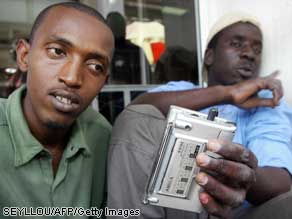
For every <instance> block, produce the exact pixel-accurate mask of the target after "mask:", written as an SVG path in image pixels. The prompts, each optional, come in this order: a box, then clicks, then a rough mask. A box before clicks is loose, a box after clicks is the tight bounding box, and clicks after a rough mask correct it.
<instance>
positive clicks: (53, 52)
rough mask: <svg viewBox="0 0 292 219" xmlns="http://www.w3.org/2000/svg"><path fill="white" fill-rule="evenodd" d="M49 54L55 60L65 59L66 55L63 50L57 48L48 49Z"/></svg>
mask: <svg viewBox="0 0 292 219" xmlns="http://www.w3.org/2000/svg"><path fill="white" fill-rule="evenodd" d="M48 54H49V55H50V56H51V57H53V58H58V57H63V56H65V55H66V53H65V51H64V50H63V49H60V48H56V47H51V48H48Z"/></svg>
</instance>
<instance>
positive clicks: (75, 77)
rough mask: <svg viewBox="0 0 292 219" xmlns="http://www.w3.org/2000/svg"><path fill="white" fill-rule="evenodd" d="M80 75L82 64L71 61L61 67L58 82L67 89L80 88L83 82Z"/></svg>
mask: <svg viewBox="0 0 292 219" xmlns="http://www.w3.org/2000/svg"><path fill="white" fill-rule="evenodd" d="M82 74H83V73H82V63H81V62H80V61H78V60H71V61H68V62H67V63H65V65H64V66H63V68H62V70H61V72H60V74H59V81H60V82H62V83H64V84H66V85H67V86H68V87H72V88H80V87H81V85H82V82H83V75H82Z"/></svg>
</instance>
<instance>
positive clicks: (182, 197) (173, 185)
mask: <svg viewBox="0 0 292 219" xmlns="http://www.w3.org/2000/svg"><path fill="white" fill-rule="evenodd" d="M217 115H218V111H216V109H211V110H210V111H209V114H208V115H205V114H202V113H199V112H196V111H193V110H188V109H185V108H181V107H177V106H171V107H170V111H169V113H168V117H167V124H166V128H165V131H164V136H163V139H162V142H161V144H160V149H159V152H158V155H157V158H156V160H155V163H154V166H153V170H152V173H151V175H150V178H149V181H148V184H147V187H146V193H145V197H144V200H143V203H144V204H151V205H157V206H162V207H169V208H175V209H181V210H186V211H193V212H201V210H202V206H201V203H200V201H199V198H198V192H199V190H200V189H201V188H200V186H199V185H198V184H196V183H195V180H194V177H195V176H196V174H197V173H198V172H199V171H200V169H199V168H198V167H197V166H196V163H195V158H196V156H197V155H198V154H199V153H201V152H204V151H206V143H207V142H208V140H209V139H215V138H217V139H228V140H232V139H233V136H234V133H235V130H236V126H235V124H234V123H232V122H228V121H227V120H224V119H221V118H218V117H217ZM206 153H207V154H208V155H209V156H212V157H214V158H220V156H219V155H217V154H215V153H212V152H210V151H206Z"/></svg>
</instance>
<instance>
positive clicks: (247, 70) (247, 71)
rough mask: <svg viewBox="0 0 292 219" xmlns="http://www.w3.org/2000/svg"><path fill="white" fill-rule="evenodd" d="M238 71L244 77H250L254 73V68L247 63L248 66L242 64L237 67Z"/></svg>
mask: <svg viewBox="0 0 292 219" xmlns="http://www.w3.org/2000/svg"><path fill="white" fill-rule="evenodd" d="M237 71H238V73H239V74H240V76H241V77H243V78H250V77H252V76H253V75H254V69H253V67H251V66H249V65H247V66H240V67H239V68H237Z"/></svg>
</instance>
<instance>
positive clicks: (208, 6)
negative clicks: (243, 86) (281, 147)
mask: <svg viewBox="0 0 292 219" xmlns="http://www.w3.org/2000/svg"><path fill="white" fill-rule="evenodd" d="M199 5H200V19H201V37H202V38H201V43H202V54H203V50H204V48H205V44H206V39H207V34H208V32H209V29H210V28H211V26H212V25H213V24H214V22H216V21H217V19H218V18H219V17H221V16H222V15H224V14H225V13H226V12H228V11H243V12H246V13H249V14H252V15H254V16H256V17H257V18H258V19H259V21H260V22H261V24H262V29H263V33H264V51H263V62H262V69H261V75H268V74H270V73H272V72H273V71H275V70H280V72H281V74H280V76H279V78H280V79H281V80H282V83H283V87H284V91H285V98H286V100H287V101H288V102H289V103H290V105H292V0H268V1H267V0H199Z"/></svg>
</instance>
